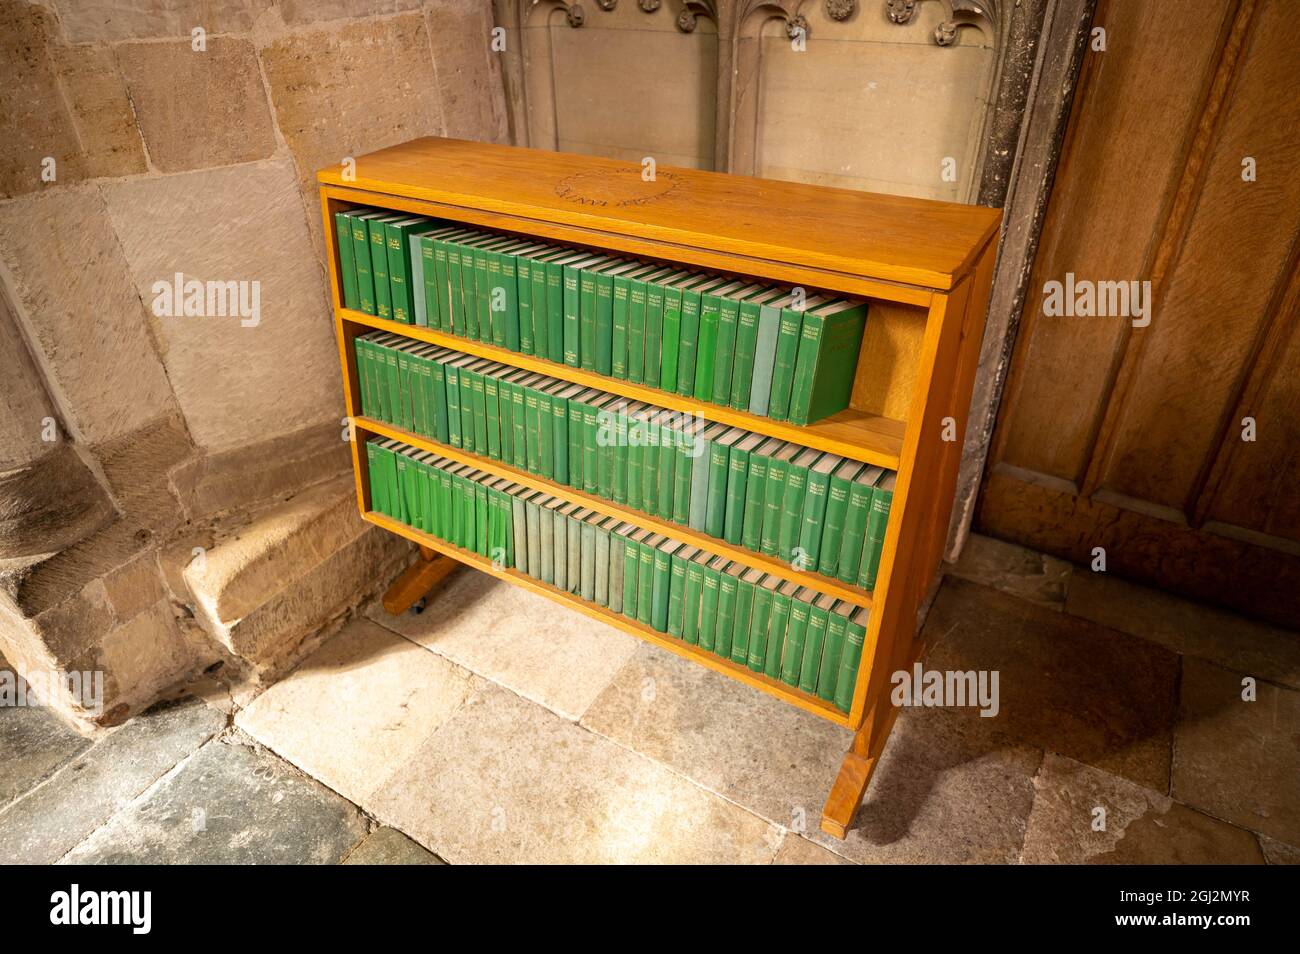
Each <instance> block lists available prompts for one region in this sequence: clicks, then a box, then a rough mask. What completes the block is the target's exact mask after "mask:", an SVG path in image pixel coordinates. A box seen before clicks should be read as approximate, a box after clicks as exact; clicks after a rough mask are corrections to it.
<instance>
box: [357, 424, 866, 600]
mask: <svg viewBox="0 0 1300 954" xmlns="http://www.w3.org/2000/svg"><path fill="white" fill-rule="evenodd" d="M353 424H354V426H355V427H357V428H358V429H359V430H362V431H366V432H368V433H371V434H378V435H380V436H382V437H391V438H394V439H396V440H399V441H402V442H403V443H405V444H410V445H412V446H413V447H418V448H420V450H427V451H432V452H433V453H435V454H441V455H442V456H443V457H446V458H448V459H449V460H454V461H456V463H458V464H470V465H472V466H474V467H477V468H478V469H479V470H482V471H486V472H487V473H489V474H492V475H493V476H494V477H508V478H510V480H513V481H514V482H516V483H519V484H523V485H524V486H525V487H528V488H530V489H532V490H541V491H545V492H546V493H548V494H553V495H554V496H556V497H563V498H564V499H566V500H570V501H573V502H574V503H580V504H582V505H583V506H584V507H590V508H591V509H592V510H595V511H597V512H598V513H602V514H604V515H605V516H607V517H618V518H619V519H620V520H624V521H626V522H628V523H634V524H636V525H637V526H640V527H644V528H645V529H647V530H652V531H654V532H655V533H662V534H664V535H665V536H668V537H672V538H673V539H674V540H680V541H682V542H683V543H686V544H689V545H691V546H695V547H699V548H700V549H702V550H707V551H709V552H710V553H714V554H716V555H718V556H724V557H726V558H727V559H729V560H735V561H736V562H738V563H744V564H745V565H747V566H752V567H756V568H757V569H760V570H762V571H763V572H765V573H771V574H773V575H774V576H779V577H781V579H783V580H790V581H792V582H794V583H798V584H800V585H801V586H811V587H812V588H813V589H815V590H818V591H819V592H822V593H827V594H829V595H831V596H833V597H835V598H836V599H841V600H848V601H849V602H850V603H853V604H854V605H856V606H870V605H871V594H870V592H868V591H867V590H863V589H861V588H859V587H856V586H849V585H848V584H846V583H844V582H843V581H842V580H836V579H832V578H831V577H828V576H823V575H822V574H820V573H810V572H807V571H804V570H796V569H794V568H793V567H792V566H791V565H790V564H789V563H787V562H786V561H784V560H781V559H778V558H776V557H773V556H768V555H767V554H764V553H755V552H754V551H753V550H747V549H745V548H744V547H738V546H735V545H734V544H730V543H727V541H725V540H719V539H718V538H717V537H711V536H709V535H708V534H707V533H700V532H699V531H697V530H692V529H691V528H690V527H684V526H682V525H681V524H680V523H671V522H669V521H666V520H660V519H658V518H656V517H652V516H650V515H649V514H647V513H645V512H643V511H641V510H633V509H632V508H631V507H623V506H620V505H619V504H616V503H613V502H611V501H609V500H606V499H605V498H604V497H598V496H596V495H595V494H589V493H586V492H584V491H581V490H575V489H574V488H573V487H570V486H569V485H568V484H557V483H555V482H554V481H551V480H547V479H546V478H545V477H539V476H537V475H536V474H530V473H529V472H528V471H526V470H519V469H518V468H516V467H511V466H510V465H508V464H503V463H502V462H501V461H497V460H492V459H491V458H489V457H480V456H479V455H477V454H469V453H466V452H465V451H463V450H459V449H458V448H455V447H448V446H447V445H446V444H439V443H438V442H437V441H432V440H430V439H429V438H427V437H421V436H420V435H419V434H412V433H411V432H410V431H405V430H403V429H401V428H400V427H393V426H392V425H390V424H385V423H384V422H382V421H376V420H375V419H374V418H370V417H358V418H355V419H354V421H353Z"/></svg>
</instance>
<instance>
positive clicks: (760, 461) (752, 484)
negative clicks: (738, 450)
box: [740, 453, 767, 553]
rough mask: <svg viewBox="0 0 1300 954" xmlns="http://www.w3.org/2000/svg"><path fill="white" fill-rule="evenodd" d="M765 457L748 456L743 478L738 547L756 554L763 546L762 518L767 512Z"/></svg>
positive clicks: (753, 454) (755, 454)
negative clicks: (743, 499) (742, 508)
mask: <svg viewBox="0 0 1300 954" xmlns="http://www.w3.org/2000/svg"><path fill="white" fill-rule="evenodd" d="M766 493H767V456H766V455H764V454H759V453H751V454H750V455H749V473H748V474H747V475H746V478H745V503H744V516H743V518H742V520H741V528H740V545H741V546H742V547H744V548H745V549H746V550H753V551H754V552H755V553H757V552H758V551H759V550H760V549H761V547H762V544H763V516H764V514H765V512H766V510H767V501H766V500H765V499H764V495H765V494H766Z"/></svg>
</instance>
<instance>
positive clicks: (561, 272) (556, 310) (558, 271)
mask: <svg viewBox="0 0 1300 954" xmlns="http://www.w3.org/2000/svg"><path fill="white" fill-rule="evenodd" d="M590 257H591V253H589V252H574V251H570V252H568V254H565V255H558V256H556V257H554V258H548V259H547V260H546V262H545V267H546V329H547V339H548V345H547V348H548V351H549V357H550V360H552V361H554V362H555V363H556V364H566V363H568V362H567V360H566V358H565V340H566V339H565V321H564V316H565V307H566V298H565V288H564V277H565V267H566V266H567V265H571V264H573V263H575V262H581V261H584V260H585V259H588V258H590ZM577 290H578V286H577V276H576V275H575V276H574V286H573V291H574V295H575V296H576V294H577ZM574 309H575V311H574V314H575V315H576V314H577V311H576V309H577V299H576V298H575V299H574ZM574 331H575V333H576V331H577V328H576V326H575V328H574ZM574 347H575V349H576V347H577V337H576V334H575V337H574ZM575 360H577V359H576V354H575ZM574 367H577V365H574Z"/></svg>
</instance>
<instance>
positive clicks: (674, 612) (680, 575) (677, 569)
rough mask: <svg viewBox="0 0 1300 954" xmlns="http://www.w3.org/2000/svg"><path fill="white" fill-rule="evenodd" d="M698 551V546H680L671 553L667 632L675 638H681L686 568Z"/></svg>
mask: <svg viewBox="0 0 1300 954" xmlns="http://www.w3.org/2000/svg"><path fill="white" fill-rule="evenodd" d="M699 552H700V548H699V547H688V546H682V547H679V548H678V549H677V550H675V551H674V552H673V555H672V566H671V567H670V569H669V578H668V626H667V633H668V635H669V636H673V637H675V638H677V639H681V638H682V623H683V619H684V615H683V606H684V605H685V599H686V568H687V567H688V566H689V565H690V564H691V561H692V560H694V559H695V555H696V554H697V553H699Z"/></svg>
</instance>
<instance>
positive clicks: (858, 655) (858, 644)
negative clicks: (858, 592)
mask: <svg viewBox="0 0 1300 954" xmlns="http://www.w3.org/2000/svg"><path fill="white" fill-rule="evenodd" d="M870 614H871V611H870V610H869V609H867V608H866V607H865V606H862V607H858V608H857V609H856V610H854V611H853V615H852V616H851V617H849V621H848V625H846V626H845V628H844V648H843V651H842V652H841V654H840V670H839V674H838V675H837V676H836V677H835V708H837V709H839V710H840V711H841V712H848V711H849V710H850V709H851V708H853V692H854V690H855V689H856V688H857V684H858V665H859V663H861V661H862V646H863V644H864V643H865V642H866V640H867V623H868V621H869V620H870Z"/></svg>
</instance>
